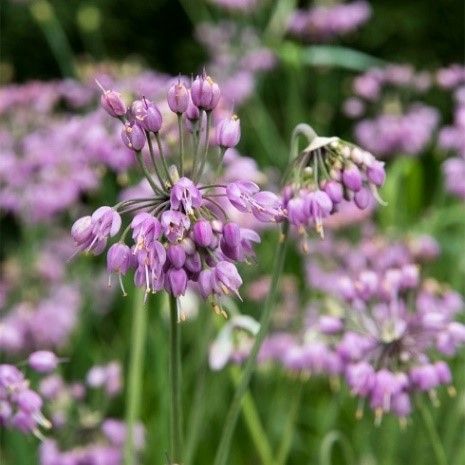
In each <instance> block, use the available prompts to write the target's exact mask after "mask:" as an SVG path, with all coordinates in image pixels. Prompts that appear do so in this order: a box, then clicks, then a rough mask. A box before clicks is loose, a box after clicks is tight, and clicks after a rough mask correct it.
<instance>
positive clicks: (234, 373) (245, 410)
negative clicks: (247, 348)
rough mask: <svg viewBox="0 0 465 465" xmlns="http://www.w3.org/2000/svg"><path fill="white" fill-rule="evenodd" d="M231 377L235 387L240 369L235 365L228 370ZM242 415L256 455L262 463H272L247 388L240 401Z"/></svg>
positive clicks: (271, 456)
mask: <svg viewBox="0 0 465 465" xmlns="http://www.w3.org/2000/svg"><path fill="white" fill-rule="evenodd" d="M229 373H230V376H231V379H232V380H233V382H234V385H235V386H236V387H237V386H238V385H239V381H240V371H239V369H238V367H237V366H232V367H231V369H230V370H229ZM242 415H243V417H244V420H245V423H246V425H247V428H248V430H249V433H250V436H251V438H252V440H253V442H254V444H255V448H256V449H257V452H258V455H259V456H260V459H261V463H262V464H263V465H274V460H273V452H272V449H271V446H270V443H269V441H268V437H267V435H266V432H265V429H264V428H263V425H262V422H261V420H260V416H259V415H258V411H257V407H256V406H255V402H254V400H253V397H252V394H251V393H250V391H249V390H247V392H246V393H245V396H244V401H243V403H242Z"/></svg>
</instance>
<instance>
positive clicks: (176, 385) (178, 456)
mask: <svg viewBox="0 0 465 465" xmlns="http://www.w3.org/2000/svg"><path fill="white" fill-rule="evenodd" d="M169 299H170V388H171V422H170V423H171V428H170V430H171V457H170V458H171V461H172V462H173V463H178V464H180V463H182V458H183V457H182V455H183V453H182V407H181V337H180V336H181V335H180V331H179V324H178V302H177V299H176V297H173V296H172V295H171V294H170V296H169Z"/></svg>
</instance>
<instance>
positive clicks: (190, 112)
mask: <svg viewBox="0 0 465 465" xmlns="http://www.w3.org/2000/svg"><path fill="white" fill-rule="evenodd" d="M185 115H186V118H187V119H188V120H189V121H191V122H195V121H197V120H198V119H199V118H200V110H199V108H198V107H196V106H195V105H194V102H193V101H192V97H191V93H190V92H189V103H188V105H187V110H186V113H185Z"/></svg>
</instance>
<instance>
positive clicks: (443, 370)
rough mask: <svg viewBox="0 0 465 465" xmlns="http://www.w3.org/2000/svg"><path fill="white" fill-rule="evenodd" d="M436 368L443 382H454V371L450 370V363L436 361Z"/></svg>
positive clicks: (440, 380)
mask: <svg viewBox="0 0 465 465" xmlns="http://www.w3.org/2000/svg"><path fill="white" fill-rule="evenodd" d="M434 368H435V370H436V374H437V375H438V379H439V382H440V383H441V384H450V383H452V373H451V371H450V368H449V365H447V363H446V362H442V361H440V362H436V363H435V364H434Z"/></svg>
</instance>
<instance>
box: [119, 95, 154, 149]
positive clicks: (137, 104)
mask: <svg viewBox="0 0 465 465" xmlns="http://www.w3.org/2000/svg"><path fill="white" fill-rule="evenodd" d="M131 115H132V117H133V118H134V122H135V123H136V124H135V125H136V126H137V125H139V126H140V127H141V128H142V129H145V130H146V131H151V132H158V131H159V130H160V129H161V125H162V123H163V118H162V116H161V113H160V110H159V109H158V107H157V106H156V105H155V104H154V103H153V102H150V101H148V100H147V99H146V98H144V99H143V100H135V101H134V102H133V103H132V105H131ZM133 133H134V134H133V135H132V138H133V142H132V144H133V147H134V150H141V149H142V147H143V146H144V144H145V134H143V131H142V135H143V136H144V138H143V139H142V137H141V135H140V133H139V132H137V133H136V131H133ZM135 139H137V140H135ZM123 142H124V138H123ZM126 145H128V144H126ZM139 146H140V148H137V147H139ZM128 147H129V148H133V147H131V146H130V145H128Z"/></svg>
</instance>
